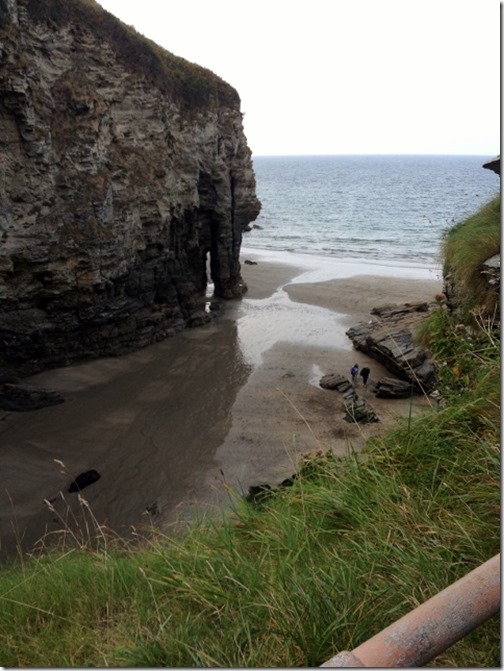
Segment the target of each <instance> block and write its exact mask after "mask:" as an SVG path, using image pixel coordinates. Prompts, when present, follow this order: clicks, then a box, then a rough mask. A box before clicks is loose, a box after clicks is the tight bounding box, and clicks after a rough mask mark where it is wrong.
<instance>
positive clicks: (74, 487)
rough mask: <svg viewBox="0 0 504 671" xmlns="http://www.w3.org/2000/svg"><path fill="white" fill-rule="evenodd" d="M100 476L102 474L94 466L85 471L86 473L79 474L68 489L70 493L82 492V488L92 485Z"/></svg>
mask: <svg viewBox="0 0 504 671" xmlns="http://www.w3.org/2000/svg"><path fill="white" fill-rule="evenodd" d="M100 478H101V475H100V474H99V473H98V471H95V470H94V468H92V469H91V470H90V471H85V472H84V473H81V474H80V475H78V476H77V477H76V478H75V480H74V481H73V482H72V484H71V485H70V487H69V488H68V491H69V492H70V493H74V492H80V491H81V489H84V488H85V487H89V485H92V484H93V483H94V482H96V481H97V480H99V479H100Z"/></svg>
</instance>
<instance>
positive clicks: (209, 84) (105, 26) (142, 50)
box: [0, 0, 240, 107]
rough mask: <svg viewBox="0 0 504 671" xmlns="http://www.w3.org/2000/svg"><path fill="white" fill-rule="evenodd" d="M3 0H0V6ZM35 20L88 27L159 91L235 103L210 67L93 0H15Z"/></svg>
mask: <svg viewBox="0 0 504 671" xmlns="http://www.w3.org/2000/svg"><path fill="white" fill-rule="evenodd" d="M3 1H4V0H0V9H1V5H2V3H3ZM18 1H19V4H20V5H25V6H26V8H27V11H28V13H29V15H30V16H31V17H32V18H33V19H34V20H36V21H45V22H50V23H52V24H53V25H56V26H64V25H66V24H68V23H69V22H72V23H74V24H75V26H77V27H78V29H79V30H80V29H82V28H83V27H87V28H88V30H90V31H91V32H92V33H94V34H95V35H96V36H97V37H98V38H101V39H102V40H104V41H105V42H107V43H108V44H110V46H111V47H112V48H113V49H114V51H115V52H116V55H117V58H118V59H120V60H121V61H122V62H123V63H124V64H125V65H126V67H128V68H129V69H130V70H132V71H134V72H139V73H140V74H143V75H145V76H146V77H147V78H148V79H149V80H150V81H151V82H152V84H154V86H157V87H158V88H159V89H160V90H161V91H163V92H165V93H170V94H171V95H173V96H174V97H176V98H178V99H180V100H181V101H182V102H185V103H187V104H188V105H189V106H190V107H205V106H206V105H208V104H209V103H210V100H211V99H214V101H216V102H219V103H221V104H224V105H225V104H227V105H230V106H238V105H239V104H240V98H239V96H238V93H237V92H236V90H235V89H234V88H233V87H232V86H230V85H229V84H227V83H226V82H225V81H224V80H223V79H221V78H220V77H219V76H218V75H216V74H214V73H213V72H212V71H211V70H208V69H207V68H204V67H202V66H200V65H196V64H195V63H190V62H189V61H187V60H185V59H184V58H181V57H179V56H175V55H174V54H172V53H170V52H169V51H166V50H165V49H163V48H162V47H160V46H159V45H157V44H156V43H155V42H153V41H152V40H149V39H148V38H146V37H144V35H142V34H140V33H138V32H137V31H136V30H135V28H133V27H132V26H127V25H126V24H124V23H122V21H120V20H119V19H117V18H116V17H115V16H113V15H112V14H111V13H110V12H108V11H106V10H105V9H103V7H102V6H101V5H100V4H98V2H96V1H95V0H18Z"/></svg>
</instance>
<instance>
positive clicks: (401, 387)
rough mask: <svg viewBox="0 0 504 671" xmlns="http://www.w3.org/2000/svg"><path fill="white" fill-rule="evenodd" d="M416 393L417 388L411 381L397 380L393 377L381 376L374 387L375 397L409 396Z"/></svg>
mask: <svg viewBox="0 0 504 671" xmlns="http://www.w3.org/2000/svg"><path fill="white" fill-rule="evenodd" d="M414 393H417V389H416V388H415V387H414V386H413V385H412V384H411V382H405V381H404V380H397V379H396V378H393V377H382V378H381V379H379V380H378V382H377V383H376V385H375V387H374V394H375V396H376V397H377V398H409V397H410V396H412V394H414Z"/></svg>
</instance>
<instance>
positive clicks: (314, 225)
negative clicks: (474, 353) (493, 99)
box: [242, 154, 500, 281]
mask: <svg viewBox="0 0 504 671" xmlns="http://www.w3.org/2000/svg"><path fill="white" fill-rule="evenodd" d="M492 158H493V157H489V156H482V155H466V154H464V155H459V154H451V155H444V154H434V155H433V154H342V155H332V154H321V155H297V156H296V155H292V156H266V155H265V156H253V165H254V171H255V174H256V191H257V196H258V198H259V200H260V201H261V203H262V210H261V213H260V215H259V217H258V218H257V220H256V221H255V222H253V223H252V230H251V231H250V232H248V233H246V234H245V235H244V237H243V242H242V255H247V254H248V255H251V254H253V253H254V251H255V252H256V253H257V254H262V255H263V257H264V258H269V259H270V260H272V261H275V262H282V263H292V264H293V265H300V266H302V267H306V270H307V271H308V270H310V271H311V278H316V277H318V278H319V279H320V278H327V279H330V278H331V277H335V276H336V277H340V276H349V275H350V274H370V272H372V273H373V274H384V275H389V276H398V275H399V274H400V275H401V276H407V277H419V278H428V277H430V278H434V277H435V276H436V275H435V274H436V273H439V271H440V265H441V245H442V239H443V235H444V233H445V231H447V230H449V229H450V228H451V227H452V226H453V225H455V224H456V223H457V222H458V221H462V220H463V219H464V218H466V217H468V216H470V215H471V214H473V213H474V212H476V211H477V210H478V209H479V208H480V207H482V206H483V205H484V204H485V203H486V202H488V201H489V200H491V199H492V198H493V197H495V196H496V195H497V194H498V193H499V189H500V180H499V177H498V175H496V174H495V173H493V172H492V171H491V170H488V169H485V168H483V163H486V162H487V161H490V160H491V159H492ZM335 260H338V265H339V266H341V267H340V268H339V270H336V269H335V268H334V261H335ZM331 261H332V263H331ZM317 264H318V266H323V267H324V269H322V268H321V267H319V269H318V272H317V267H316V266H317ZM314 266H315V267H314ZM368 266H372V268H369V269H368ZM396 271H400V273H399V272H396ZM335 273H336V274H335ZM309 281H311V279H310V280H309ZM313 281H318V280H317V279H314V280H313Z"/></svg>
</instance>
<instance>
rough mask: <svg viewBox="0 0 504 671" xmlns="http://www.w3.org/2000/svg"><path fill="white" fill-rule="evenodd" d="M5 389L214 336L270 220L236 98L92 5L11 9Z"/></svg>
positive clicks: (3, 242)
mask: <svg viewBox="0 0 504 671" xmlns="http://www.w3.org/2000/svg"><path fill="white" fill-rule="evenodd" d="M0 57H1V63H2V67H1V70H0V142H1V143H2V152H1V154H0V199H1V208H0V343H1V347H0V371H1V372H0V380H1V379H4V380H5V379H8V378H9V377H10V376H12V375H21V376H22V375H27V374H31V373H33V372H36V371H39V370H42V369H45V368H48V367H54V366H60V365H65V364H68V363H71V362H74V361H77V360H82V359H85V358H90V357H97V356H104V355H117V354H122V353H125V352H127V351H130V350H132V349H135V348H138V347H142V346H145V345H148V344H150V343H153V342H156V341H158V340H160V339H163V338H165V337H167V336H170V335H173V334H174V333H176V332H177V331H179V330H181V329H182V328H184V327H185V326H190V325H195V324H201V323H204V322H205V321H207V320H208V319H209V318H210V316H209V313H208V311H207V310H206V309H205V305H206V293H207V284H209V283H213V288H214V294H215V295H216V296H220V297H223V298H235V297H240V296H241V295H242V293H243V292H244V291H245V290H246V287H245V285H244V283H243V281H242V278H241V273H240V263H239V252H240V245H241V240H242V233H243V231H244V230H246V229H247V228H248V227H249V224H250V222H251V221H253V220H254V219H255V218H256V217H257V215H258V213H259V210H260V203H259V201H258V200H257V197H256V194H255V178H254V172H253V168H252V162H251V152H250V150H249V148H248V146H247V142H246V138H245V135H244V132H243V124H242V114H241V111H240V100H239V97H238V94H237V93H236V91H235V90H234V89H233V88H232V87H231V86H229V85H227V84H226V83H225V82H223V81H222V80H221V79H220V78H218V77H217V76H216V75H214V74H213V73H211V72H209V71H207V70H205V69H204V68H200V67H199V66H195V65H193V64H190V63H187V62H186V61H184V60H183V59H179V58H176V57H174V56H172V55H171V54H168V53H167V52H163V51H162V50H160V49H159V48H158V47H156V45H153V44H152V43H150V42H148V41H147V40H145V39H144V38H142V37H141V36H138V35H137V34H136V33H134V31H132V30H131V29H127V28H126V27H125V26H123V25H122V24H120V22H118V21H117V20H116V19H114V17H112V16H111V15H110V14H108V13H107V12H105V11H104V10H102V9H101V7H100V6H99V5H97V4H96V3H94V2H92V1H91V0H87V1H86V2H84V1H83V0H72V1H71V2H70V1H69V0H64V1H63V0H0Z"/></svg>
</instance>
